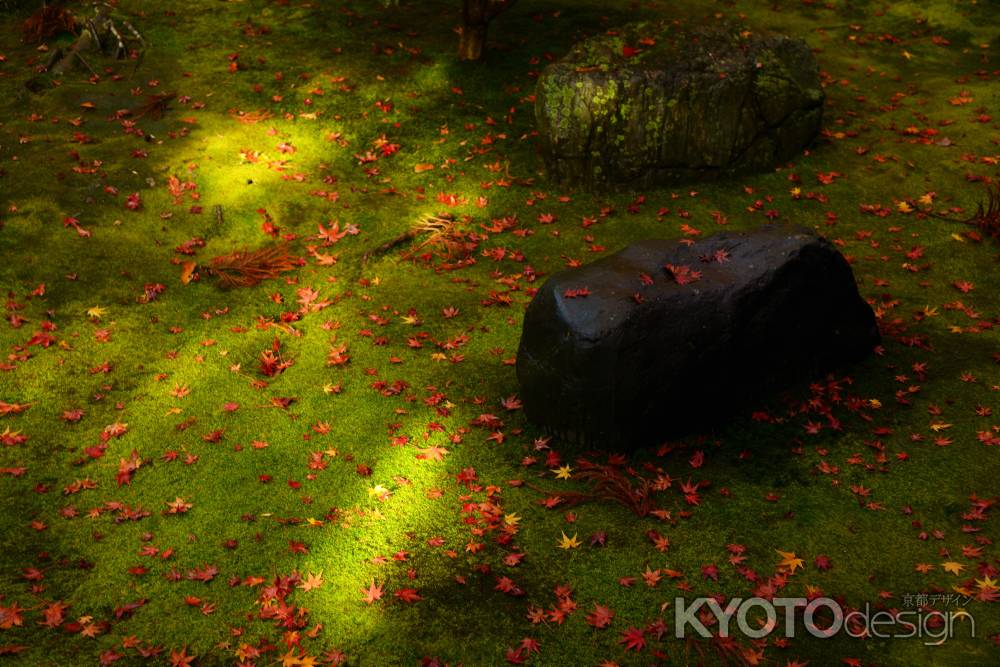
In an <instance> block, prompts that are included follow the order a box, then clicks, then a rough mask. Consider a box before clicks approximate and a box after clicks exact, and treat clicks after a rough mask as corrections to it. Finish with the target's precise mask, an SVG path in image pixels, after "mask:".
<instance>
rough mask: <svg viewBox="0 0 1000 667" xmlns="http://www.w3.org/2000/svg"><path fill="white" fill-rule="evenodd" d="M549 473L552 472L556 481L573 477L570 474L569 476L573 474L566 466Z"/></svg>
mask: <svg viewBox="0 0 1000 667" xmlns="http://www.w3.org/2000/svg"><path fill="white" fill-rule="evenodd" d="M549 472H554V473H555V474H556V479H569V478H570V477H572V476H573V475H572V474H570V473H572V472H573V469H572V468H570V467H569V466H568V465H565V466H560V467H559V468H556V469H555V470H550V471H549Z"/></svg>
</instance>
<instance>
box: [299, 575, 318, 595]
mask: <svg viewBox="0 0 1000 667" xmlns="http://www.w3.org/2000/svg"><path fill="white" fill-rule="evenodd" d="M322 585H323V572H322V571H320V572H317V573H316V574H312V573H310V574H308V575H307V576H306V578H305V579H303V580H302V581H301V582H299V585H298V588H301V589H302V590H303V591H306V592H307V593H308V592H309V591H311V590H315V589H317V588H319V587H320V586H322Z"/></svg>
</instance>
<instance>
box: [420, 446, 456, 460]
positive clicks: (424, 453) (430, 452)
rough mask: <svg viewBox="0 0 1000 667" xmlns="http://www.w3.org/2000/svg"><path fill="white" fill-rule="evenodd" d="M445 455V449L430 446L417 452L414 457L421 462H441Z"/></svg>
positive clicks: (446, 451)
mask: <svg viewBox="0 0 1000 667" xmlns="http://www.w3.org/2000/svg"><path fill="white" fill-rule="evenodd" d="M446 454H448V450H447V449H446V448H444V447H438V446H437V445H431V446H430V447H425V448H423V449H420V450H417V454H416V457H417V459H419V460H421V461H443V460H444V457H445V455H446Z"/></svg>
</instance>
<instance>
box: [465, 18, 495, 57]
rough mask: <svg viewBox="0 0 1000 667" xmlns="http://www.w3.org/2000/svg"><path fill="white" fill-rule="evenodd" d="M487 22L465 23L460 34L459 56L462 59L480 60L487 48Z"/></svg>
mask: <svg viewBox="0 0 1000 667" xmlns="http://www.w3.org/2000/svg"><path fill="white" fill-rule="evenodd" d="M487 27H488V26H487V24H485V23H483V24H479V25H463V26H462V29H461V31H460V32H459V35H458V57H459V59H461V60H479V59H480V58H482V57H483V51H484V50H485V49H486V31H487Z"/></svg>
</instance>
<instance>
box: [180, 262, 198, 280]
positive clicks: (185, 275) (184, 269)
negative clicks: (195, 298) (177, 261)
mask: <svg viewBox="0 0 1000 667" xmlns="http://www.w3.org/2000/svg"><path fill="white" fill-rule="evenodd" d="M197 266H198V264H197V263H196V262H191V261H188V262H184V263H183V264H181V284H182V285H187V284H188V283H190V282H191V277H192V276H193V275H194V270H195V268H197Z"/></svg>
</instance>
